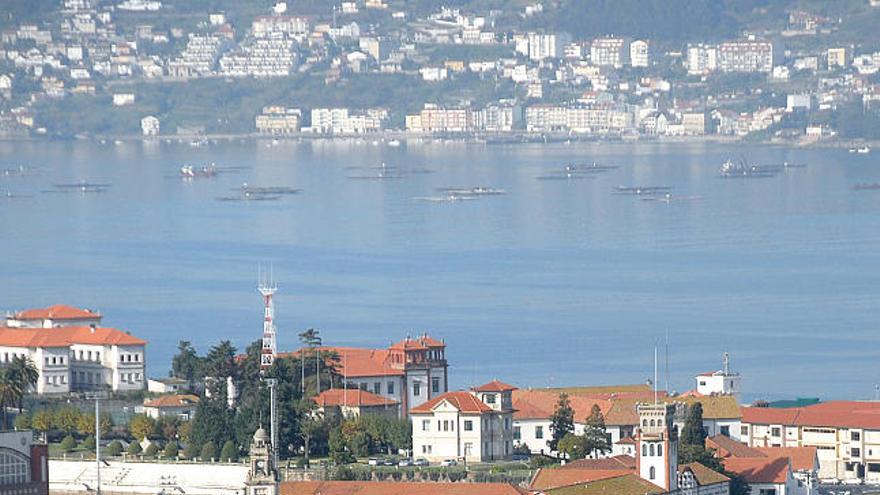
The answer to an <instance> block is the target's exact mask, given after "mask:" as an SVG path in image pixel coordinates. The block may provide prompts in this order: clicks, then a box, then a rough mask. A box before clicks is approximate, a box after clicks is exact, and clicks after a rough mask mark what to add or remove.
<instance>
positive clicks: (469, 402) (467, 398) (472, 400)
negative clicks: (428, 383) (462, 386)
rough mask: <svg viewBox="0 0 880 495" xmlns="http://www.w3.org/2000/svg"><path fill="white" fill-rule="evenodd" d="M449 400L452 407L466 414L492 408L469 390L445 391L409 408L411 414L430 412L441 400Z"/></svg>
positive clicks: (480, 412) (479, 412)
mask: <svg viewBox="0 0 880 495" xmlns="http://www.w3.org/2000/svg"><path fill="white" fill-rule="evenodd" d="M444 401H446V402H449V403H450V404H452V406H453V407H455V408H456V409H458V410H459V412H462V413H467V414H482V413H484V412H491V411H492V408H490V407H489V406H487V405H486V404H484V403H483V401H481V400H480V399H478V398H476V397H474V395H473V394H471V393H470V392H462V391H458V392H446V393H445V394H442V395H439V396H437V397H434V398H433V399H431V400H429V401H427V402H425V403H423V404H420V405H419V406H416V407H414V408H412V409H411V410H410V413H411V414H419V413H422V414H424V413H430V412H432V411H433V410H434V407H436V406H437V404H440V403H441V402H444Z"/></svg>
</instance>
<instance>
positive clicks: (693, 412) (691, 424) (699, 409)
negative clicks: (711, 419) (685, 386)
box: [681, 402, 706, 448]
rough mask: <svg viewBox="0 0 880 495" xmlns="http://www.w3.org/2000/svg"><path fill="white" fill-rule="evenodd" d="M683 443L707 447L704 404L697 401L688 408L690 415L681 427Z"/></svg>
mask: <svg viewBox="0 0 880 495" xmlns="http://www.w3.org/2000/svg"><path fill="white" fill-rule="evenodd" d="M681 444H682V445H694V446H701V447H704V448H705V445H706V430H705V429H704V428H703V405H702V404H700V403H699V402H695V403H694V404H693V405H691V407H690V408H689V409H688V417H687V419H686V420H685V422H684V428H682V429H681Z"/></svg>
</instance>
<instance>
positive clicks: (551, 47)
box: [527, 33, 571, 61]
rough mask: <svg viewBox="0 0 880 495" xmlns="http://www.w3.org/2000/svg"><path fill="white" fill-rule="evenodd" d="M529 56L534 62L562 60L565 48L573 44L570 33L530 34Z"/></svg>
mask: <svg viewBox="0 0 880 495" xmlns="http://www.w3.org/2000/svg"><path fill="white" fill-rule="evenodd" d="M527 39H528V55H529V58H530V59H532V60H536V61H537V60H544V59H545V58H562V56H563V55H564V53H565V46H566V45H568V44H569V43H571V36H570V35H569V34H568V33H529V34H528V38H527Z"/></svg>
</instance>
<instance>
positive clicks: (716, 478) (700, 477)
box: [678, 462, 730, 486]
mask: <svg viewBox="0 0 880 495" xmlns="http://www.w3.org/2000/svg"><path fill="white" fill-rule="evenodd" d="M684 471H690V472H691V473H693V475H694V478H695V479H696V480H697V484H699V485H700V486H707V485H715V484H717V483H724V482H726V481H730V478H728V477H727V476H724V475H723V474H721V473H719V472H717V471H713V470H711V469H709V468H707V467H706V466H704V465H702V464H700V463H699V462H692V463H690V464H682V465H680V466H678V472H679V473H681V472H684Z"/></svg>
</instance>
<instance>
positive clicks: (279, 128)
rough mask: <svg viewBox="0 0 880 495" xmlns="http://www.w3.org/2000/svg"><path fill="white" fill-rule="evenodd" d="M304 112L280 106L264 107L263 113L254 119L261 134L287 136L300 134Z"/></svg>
mask: <svg viewBox="0 0 880 495" xmlns="http://www.w3.org/2000/svg"><path fill="white" fill-rule="evenodd" d="M301 125H302V110H300V109H299V108H287V107H280V106H270V107H263V113H261V114H260V115H257V116H256V118H255V119H254V126H255V127H256V128H257V132H259V133H260V134H272V135H285V134H294V133H297V132H299V130H300V126H301Z"/></svg>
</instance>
